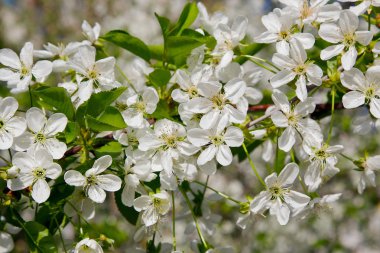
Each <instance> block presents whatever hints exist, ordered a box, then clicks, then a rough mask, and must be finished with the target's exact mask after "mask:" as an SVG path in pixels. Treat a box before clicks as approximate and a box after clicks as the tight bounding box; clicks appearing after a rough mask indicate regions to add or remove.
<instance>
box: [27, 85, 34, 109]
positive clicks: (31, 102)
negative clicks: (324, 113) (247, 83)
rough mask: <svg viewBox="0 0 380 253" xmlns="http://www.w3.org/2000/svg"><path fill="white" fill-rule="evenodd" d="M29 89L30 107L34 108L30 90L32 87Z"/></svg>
mask: <svg viewBox="0 0 380 253" xmlns="http://www.w3.org/2000/svg"><path fill="white" fill-rule="evenodd" d="M28 89H29V99H30V107H33V98H32V89H31V88H30V85H29V86H28Z"/></svg>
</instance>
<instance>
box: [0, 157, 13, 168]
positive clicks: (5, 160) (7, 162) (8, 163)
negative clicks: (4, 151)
mask: <svg viewBox="0 0 380 253" xmlns="http://www.w3.org/2000/svg"><path fill="white" fill-rule="evenodd" d="M0 159H1V160H3V161H4V162H5V163H6V164H7V165H8V166H10V165H11V163H10V162H9V161H8V160H7V159H5V158H4V157H2V156H1V155H0Z"/></svg>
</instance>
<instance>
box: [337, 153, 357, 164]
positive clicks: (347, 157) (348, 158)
mask: <svg viewBox="0 0 380 253" xmlns="http://www.w3.org/2000/svg"><path fill="white" fill-rule="evenodd" d="M340 155H341V156H343V157H344V158H346V159H347V160H349V161H351V162H354V159H352V158H350V157H349V156H346V155H345V154H342V153H340Z"/></svg>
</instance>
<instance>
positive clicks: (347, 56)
mask: <svg viewBox="0 0 380 253" xmlns="http://www.w3.org/2000/svg"><path fill="white" fill-rule="evenodd" d="M357 56H358V51H356V48H355V46H351V47H350V48H349V49H348V51H347V52H345V53H343V56H342V66H343V69H344V70H350V69H352V67H353V66H354V65H355V63H356V58H357Z"/></svg>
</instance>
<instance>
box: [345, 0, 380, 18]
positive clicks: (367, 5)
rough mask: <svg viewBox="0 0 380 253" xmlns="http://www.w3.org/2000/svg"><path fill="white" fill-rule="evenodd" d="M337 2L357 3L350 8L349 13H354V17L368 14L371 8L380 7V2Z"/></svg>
mask: <svg viewBox="0 0 380 253" xmlns="http://www.w3.org/2000/svg"><path fill="white" fill-rule="evenodd" d="M339 2H351V3H354V2H355V3H359V4H358V5H356V6H351V7H350V11H352V12H353V13H355V15H356V16H359V15H361V14H364V13H365V12H367V11H368V12H370V11H371V8H372V6H375V7H380V0H339Z"/></svg>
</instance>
